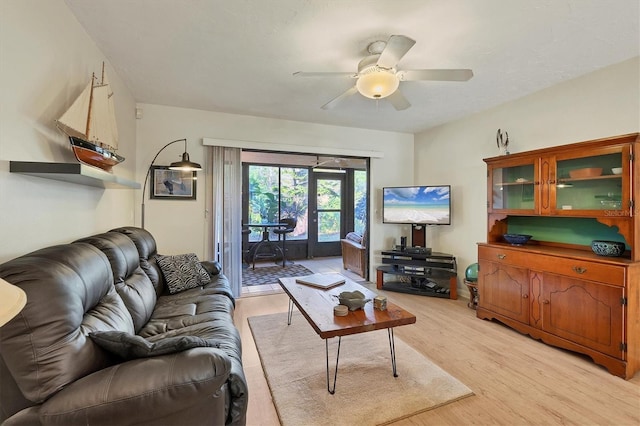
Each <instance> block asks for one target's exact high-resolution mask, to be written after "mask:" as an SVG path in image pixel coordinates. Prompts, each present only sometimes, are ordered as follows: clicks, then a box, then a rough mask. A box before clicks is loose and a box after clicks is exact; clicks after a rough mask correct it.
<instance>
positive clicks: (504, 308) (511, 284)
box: [478, 260, 529, 324]
mask: <svg viewBox="0 0 640 426" xmlns="http://www.w3.org/2000/svg"><path fill="white" fill-rule="evenodd" d="M479 266H480V267H479V269H478V295H479V300H478V306H480V307H482V308H485V309H487V310H489V311H492V312H495V313H497V314H501V315H504V316H506V317H509V318H511V319H514V320H516V321H520V322H523V323H525V324H527V323H528V322H529V300H528V298H529V272H528V270H527V269H524V268H518V267H514V266H509V265H504V264H500V263H496V262H488V261H483V260H480V262H479Z"/></svg>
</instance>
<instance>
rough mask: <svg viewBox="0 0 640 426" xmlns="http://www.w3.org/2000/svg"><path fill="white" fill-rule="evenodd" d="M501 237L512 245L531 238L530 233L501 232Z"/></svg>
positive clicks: (522, 242)
mask: <svg viewBox="0 0 640 426" xmlns="http://www.w3.org/2000/svg"><path fill="white" fill-rule="evenodd" d="M502 238H504V240H505V241H506V242H508V243H509V244H511V245H512V246H522V245H525V244H526V243H527V241H529V240H530V239H531V235H526V234H503V235H502Z"/></svg>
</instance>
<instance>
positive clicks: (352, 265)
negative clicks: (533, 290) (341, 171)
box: [340, 232, 367, 278]
mask: <svg viewBox="0 0 640 426" xmlns="http://www.w3.org/2000/svg"><path fill="white" fill-rule="evenodd" d="M340 244H341V246H342V266H343V267H344V269H350V270H351V271H352V272H355V273H356V274H358V275H360V276H361V277H363V278H364V277H365V271H366V270H367V247H366V245H365V239H364V237H363V236H361V235H359V234H357V233H355V232H349V233H348V234H347V235H346V236H345V237H344V238H343V239H342V240H340Z"/></svg>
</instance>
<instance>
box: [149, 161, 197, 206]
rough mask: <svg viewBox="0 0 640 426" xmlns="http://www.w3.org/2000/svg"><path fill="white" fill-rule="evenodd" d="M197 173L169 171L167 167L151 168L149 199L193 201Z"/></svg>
mask: <svg viewBox="0 0 640 426" xmlns="http://www.w3.org/2000/svg"><path fill="white" fill-rule="evenodd" d="M196 179H197V172H196V171H193V172H184V171H182V170H169V167H168V166H151V195H150V196H151V198H152V199H162V200H195V199H196V182H197V180H196Z"/></svg>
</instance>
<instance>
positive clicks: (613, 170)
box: [611, 167, 622, 175]
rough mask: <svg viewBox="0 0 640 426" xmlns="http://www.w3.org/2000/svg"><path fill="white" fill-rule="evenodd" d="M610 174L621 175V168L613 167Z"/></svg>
mask: <svg viewBox="0 0 640 426" xmlns="http://www.w3.org/2000/svg"><path fill="white" fill-rule="evenodd" d="M611 173H613V174H614V175H621V174H622V167H614V168H613V169H611Z"/></svg>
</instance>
